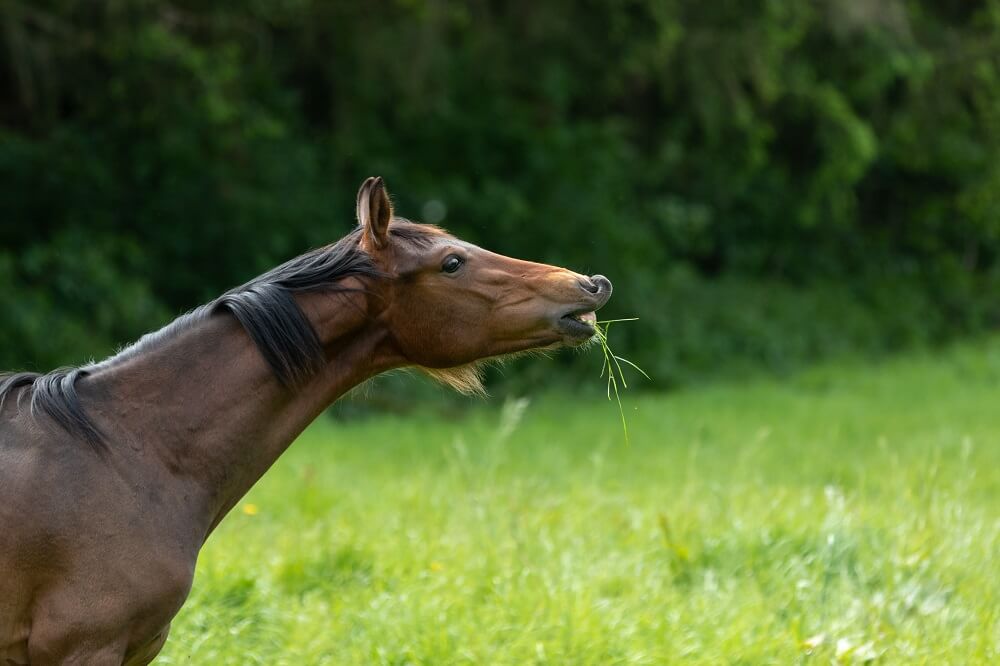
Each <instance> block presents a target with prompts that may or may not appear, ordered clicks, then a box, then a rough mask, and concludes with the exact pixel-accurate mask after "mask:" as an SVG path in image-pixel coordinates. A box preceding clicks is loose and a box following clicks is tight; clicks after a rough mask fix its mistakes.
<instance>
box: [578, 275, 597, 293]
mask: <svg viewBox="0 0 1000 666" xmlns="http://www.w3.org/2000/svg"><path fill="white" fill-rule="evenodd" d="M580 286H581V287H583V288H584V290H585V291H588V292H590V293H591V294H596V293H597V292H599V291H600V290H601V288H600V287H599V286H597V285H596V284H594V283H593V282H591V281H590V280H588V279H586V278H584V279H582V280H580Z"/></svg>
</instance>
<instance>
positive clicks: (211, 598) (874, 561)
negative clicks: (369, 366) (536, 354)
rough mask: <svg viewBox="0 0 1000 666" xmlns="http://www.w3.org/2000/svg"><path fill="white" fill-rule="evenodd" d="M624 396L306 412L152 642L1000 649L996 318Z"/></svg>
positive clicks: (242, 659) (225, 656)
mask: <svg viewBox="0 0 1000 666" xmlns="http://www.w3.org/2000/svg"><path fill="white" fill-rule="evenodd" d="M523 362H525V363H544V362H545V361H544V360H541V359H539V360H531V361H523ZM598 363H599V361H598V360H597V358H596V357H595V366H596V365H597V364H598ZM511 372H516V368H515V369H512V370H511ZM596 381H597V379H596V376H595V382H596ZM374 390H375V391H377V390H378V388H377V386H376V387H375V389H374ZM625 399H626V403H625V408H626V412H627V414H628V416H629V426H630V435H631V446H630V447H628V448H626V447H625V445H624V443H623V440H622V436H621V425H620V422H619V418H618V414H617V407H616V406H614V405H613V404H609V403H607V402H602V401H597V400H593V399H587V400H582V401H577V400H575V399H573V398H572V397H569V396H566V395H562V396H555V395H550V396H535V397H533V398H532V400H531V402H528V401H527V400H524V401H513V400H508V401H507V402H506V404H504V405H503V407H502V409H501V408H500V407H499V405H498V404H497V401H492V402H490V403H487V404H485V405H482V404H481V403H476V402H475V401H470V411H469V413H468V414H467V415H466V416H463V417H461V418H447V419H446V418H443V417H438V416H434V415H431V414H427V415H423V416H414V417H407V418H402V417H394V418H378V419H370V420H366V421H353V422H349V423H346V424H336V423H334V422H333V421H332V420H330V419H323V420H322V421H321V422H319V423H317V424H315V425H314V426H313V427H312V428H311V429H310V430H308V431H307V432H306V433H305V434H304V435H303V437H302V438H301V439H300V441H298V442H297V443H296V444H295V445H294V446H293V447H292V448H291V449H290V450H289V452H288V453H287V454H286V456H285V457H283V458H282V459H281V460H280V461H279V463H278V464H277V465H276V466H275V467H274V468H273V469H272V470H271V472H270V473H269V474H268V475H267V476H266V477H265V478H264V479H263V481H261V483H260V484H258V486H257V487H256V488H255V489H254V490H253V492H252V493H251V494H250V495H249V496H248V497H247V499H246V503H245V504H242V505H240V506H239V507H238V508H237V509H236V510H234V512H233V514H232V515H231V516H230V517H229V518H228V519H227V520H226V522H225V523H224V524H223V526H222V527H221V528H220V529H219V531H218V532H217V533H216V534H215V535H214V536H213V537H212V539H211V540H210V541H209V543H208V545H207V547H206V549H205V550H204V551H203V553H202V556H201V560H200V562H199V565H198V573H197V577H196V579H195V585H194V590H193V592H192V595H191V598H190V600H189V601H188V603H187V605H186V606H185V608H184V609H183V610H182V611H181V613H180V615H179V616H178V618H177V620H176V621H175V622H174V627H173V631H172V634H171V638H170V641H169V642H168V644H167V647H166V649H165V651H164V653H163V654H162V656H161V657H160V658H159V660H158V661H157V662H156V663H158V664H182V663H183V664H188V663H190V664H296V665H302V664H399V665H402V664H664V663H699V664H725V663H728V664H734V663H740V664H766V663H772V664H791V663H816V664H828V663H831V662H833V663H840V662H843V663H856V662H864V661H872V662H876V663H892V664H897V663H905V664H914V663H916V664H920V663H925V664H946V663H947V664H974V663H981V664H990V663H1000V338H995V339H993V340H990V341H985V342H979V343H974V344H968V345H963V346H959V347H956V348H953V349H950V350H947V351H944V352H939V353H936V354H929V353H928V354H925V355H922V356H911V357H907V358H903V359H897V360H894V361H890V362H887V363H883V364H879V365H868V366H866V365H862V364H856V365H853V366H850V367H843V366H826V367H822V368H817V369H814V370H812V371H809V372H805V373H803V374H799V375H796V376H794V377H792V378H789V379H786V380H784V381H775V380H761V381H757V382H753V383H739V384H728V385H716V386H709V387H703V388H698V389H692V390H689V391H686V392H679V393H674V394H666V395H655V394H648V395H645V396H642V397H638V398H637V397H633V396H631V395H628V394H626V396H625ZM477 404H479V405H480V406H474V405H477Z"/></svg>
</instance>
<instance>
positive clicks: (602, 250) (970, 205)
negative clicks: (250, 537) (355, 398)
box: [0, 0, 1000, 382]
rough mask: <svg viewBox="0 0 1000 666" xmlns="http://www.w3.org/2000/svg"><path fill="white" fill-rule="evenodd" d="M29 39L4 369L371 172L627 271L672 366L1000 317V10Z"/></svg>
mask: <svg viewBox="0 0 1000 666" xmlns="http://www.w3.org/2000/svg"><path fill="white" fill-rule="evenodd" d="M0 51H2V55H0V58H2V60H0V206H2V209H0V313H2V316H3V325H2V329H3V335H4V337H3V342H4V344H3V345H0V366H4V367H32V368H47V367H50V366H51V365H53V364H56V363H63V362H79V361H81V360H84V359H86V358H88V357H89V356H90V355H100V354H102V353H105V352H108V351H110V350H111V349H112V348H113V347H114V346H115V345H117V344H121V343H123V342H126V341H128V340H131V339H133V338H135V337H136V336H137V335H138V334H140V333H141V332H143V331H145V330H149V329H151V328H153V327H155V326H157V325H159V324H161V323H163V322H165V321H166V320H168V319H169V318H170V317H171V316H173V315H175V314H177V313H178V312H180V311H183V310H185V309H188V308H190V307H192V306H194V305H197V304H198V303H200V302H203V301H205V300H208V299H209V298H211V297H213V296H215V295H217V294H218V293H219V292H221V291H222V290H223V289H224V288H226V287H229V286H231V285H233V284H236V283H239V282H241V281H243V280H245V279H247V278H248V277H250V276H252V275H253V274H255V273H257V272H260V271H262V270H264V269H265V268H267V267H269V266H271V265H273V264H274V263H276V262H278V261H279V260H282V259H284V258H287V257H289V256H291V255H294V254H296V253H298V252H300V251H302V250H304V249H305V248H306V247H308V246H311V245H317V244H320V243H324V242H327V241H330V240H332V239H335V238H337V237H339V236H341V235H342V234H343V233H345V232H346V231H347V229H348V228H349V225H351V224H352V223H353V221H352V219H351V213H352V211H353V203H354V193H355V189H356V187H357V185H358V183H359V182H360V180H361V179H362V178H363V177H364V176H367V175H370V174H380V175H383V176H385V177H386V179H387V181H388V183H389V186H390V189H391V190H392V191H393V193H394V195H395V199H396V202H397V209H398V210H399V211H400V212H401V213H403V214H405V215H408V216H410V217H413V218H416V219H423V220H424V221H439V222H441V223H442V224H444V225H445V226H447V227H449V228H450V229H451V230H453V231H455V232H456V233H458V234H459V235H461V236H463V237H465V238H468V239H469V240H471V241H473V242H478V243H480V244H482V245H485V246H487V247H489V248H491V249H495V250H497V251H500V252H503V253H505V254H511V255H516V256H521V257H525V258H532V259H536V260H541V261H548V262H552V263H558V264H564V265H568V266H571V267H573V268H575V269H577V270H580V271H581V272H601V273H605V274H607V275H608V276H609V277H611V278H612V280H613V281H614V283H615V285H616V287H617V289H616V296H615V299H614V300H613V305H612V306H611V307H610V309H609V312H608V314H609V315H617V316H638V317H640V318H641V321H640V322H639V323H638V324H636V325H634V326H632V327H631V328H629V327H621V328H620V329H617V334H618V335H620V336H622V337H621V341H620V342H618V344H616V347H617V348H620V349H621V351H623V352H625V353H627V354H628V356H629V357H630V358H634V359H635V360H636V361H637V362H639V363H640V365H642V366H643V367H645V368H646V369H647V370H648V371H649V372H650V373H651V374H653V375H654V377H656V378H657V379H658V380H660V381H665V382H671V381H683V380H686V379H688V378H691V377H694V376H700V375H703V374H705V373H715V372H717V371H718V370H719V368H726V369H732V368H743V367H748V368H759V367H761V366H764V367H769V368H779V369H780V368H784V367H787V366H790V365H794V364H796V363H799V362H801V361H803V360H807V359H811V358H815V357H820V356H825V355H829V354H836V353H841V352H848V353H850V352H857V351H862V352H877V351H881V350H886V349H892V348H895V347H897V346H900V345H907V344H914V343H922V342H934V341H937V340H941V339H944V338H947V337H951V336H954V335H957V334H963V333H969V332H974V331H977V330H982V329H984V328H988V327H991V326H996V325H997V323H998V321H1000V298H998V297H997V296H998V294H1000V261H998V254H1000V251H998V248H1000V1H998V0H987V1H984V2H977V3H970V2H963V1H959V0H950V1H939V2H917V1H915V0H911V1H909V2H903V1H901V0H841V1H834V0H825V1H817V2H786V1H783V0H753V1H744V0H741V1H739V2H737V1H735V0H726V1H720V2H691V1H682V0H632V1H626V2H618V3H607V2H589V1H588V2H570V1H568V0H554V1H552V2H545V3H536V2H525V1H515V2H503V3H500V2H484V1H478V2H469V3H449V2H443V1H432V0H395V1H387V0H382V1H373V2H363V3H360V2H321V1H320V0H293V1H290V0H253V1H250V2H245V1H244V2H232V1H223V2H213V3H202V2H194V1H193V0H186V1H182V0H177V1H174V2H163V1H160V0H108V1H106V2H101V3H94V2H87V1H84V0H31V1H29V0H7V1H6V2H4V3H0ZM567 362H571V360H570V361H567ZM595 365H596V361H595Z"/></svg>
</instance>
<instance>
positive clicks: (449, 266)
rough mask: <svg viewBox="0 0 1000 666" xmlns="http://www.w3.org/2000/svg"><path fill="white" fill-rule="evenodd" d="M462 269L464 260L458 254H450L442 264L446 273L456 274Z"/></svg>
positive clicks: (442, 268)
mask: <svg viewBox="0 0 1000 666" xmlns="http://www.w3.org/2000/svg"><path fill="white" fill-rule="evenodd" d="M461 267H462V258H461V257H460V256H458V255H457V254H449V255H448V256H447V257H445V258H444V263H442V264H441V270H443V271H444V272H445V273H454V272H455V271H457V270H458V269H459V268H461Z"/></svg>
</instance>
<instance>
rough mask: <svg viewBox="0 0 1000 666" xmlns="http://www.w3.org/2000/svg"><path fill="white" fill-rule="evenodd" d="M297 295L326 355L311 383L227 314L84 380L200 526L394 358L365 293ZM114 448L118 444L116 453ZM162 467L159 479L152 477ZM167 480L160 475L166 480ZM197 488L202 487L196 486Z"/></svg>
mask: <svg viewBox="0 0 1000 666" xmlns="http://www.w3.org/2000/svg"><path fill="white" fill-rule="evenodd" d="M297 300H299V303H300V305H301V306H302V308H303V311H305V312H306V314H307V316H308V317H309V318H310V321H312V322H313V324H314V326H315V328H316V329H317V333H318V334H319V336H320V340H321V341H322V342H323V344H324V347H325V348H326V350H327V357H328V362H327V363H326V365H325V366H324V367H323V369H322V370H321V371H320V372H319V373H317V374H316V375H315V376H313V377H312V378H311V379H310V380H308V381H307V382H306V383H305V384H304V385H302V386H300V387H297V388H295V389H289V388H286V387H284V386H282V385H281V383H280V382H279V381H278V380H277V378H276V377H275V376H274V374H273V372H272V371H271V369H270V367H269V366H268V365H267V363H266V362H265V360H264V358H263V356H262V355H261V354H260V352H259V351H258V350H257V348H256V347H255V346H254V344H253V343H252V341H251V340H250V338H249V336H248V335H247V334H246V332H245V331H244V330H243V329H242V327H241V326H240V325H239V323H238V322H237V321H236V320H235V318H233V317H232V316H231V315H229V314H226V313H220V314H215V315H212V316H210V317H208V318H206V319H204V320H203V321H200V322H198V323H196V324H194V325H193V326H192V327H190V328H189V329H187V330H184V331H183V332H180V333H177V334H176V335H175V336H170V338H169V339H167V340H164V341H162V342H161V343H158V344H156V345H155V346H154V348H152V349H149V350H147V351H144V352H143V353H141V354H137V355H135V356H133V357H131V358H128V359H126V360H124V361H123V362H121V363H120V364H111V366H110V367H108V368H106V369H101V370H98V371H97V372H95V373H94V374H93V375H90V376H88V377H87V383H88V384H90V385H92V386H93V390H92V391H91V392H90V393H91V394H92V395H95V396H100V398H99V399H98V400H96V401H95V402H96V404H95V405H94V406H95V407H96V409H95V412H96V415H97V419H95V420H97V422H98V426H99V427H100V428H102V430H104V431H105V432H106V433H108V434H109V436H110V438H111V439H112V440H113V441H115V446H122V445H127V447H128V448H127V450H125V451H124V453H125V454H126V455H128V456H133V454H134V456H136V457H137V458H138V461H130V462H138V463H139V468H140V469H141V470H142V472H141V473H145V474H149V475H153V476H155V477H156V478H155V479H154V480H153V482H154V483H156V485H158V486H162V487H168V486H169V485H170V483H174V484H175V485H176V487H178V488H184V493H185V496H191V497H192V498H194V497H196V496H197V497H198V499H192V510H193V511H194V512H195V513H196V514H197V518H198V519H199V520H197V521H196V522H198V523H202V522H203V523H204V526H205V534H206V536H207V533H208V532H210V531H211V530H212V529H213V528H214V527H215V525H216V524H218V522H219V521H220V520H221V519H222V517H223V516H225V514H226V513H227V512H228V511H229V509H231V508H232V507H233V506H234V505H235V504H236V502H238V501H239V499H240V498H241V497H242V496H243V495H244V494H246V492H247V491H248V490H249V489H250V487H251V486H252V485H253V484H254V483H255V482H256V481H257V480H258V479H259V478H260V477H261V476H262V475H263V474H264V472H266V471H267V469H268V468H269V467H270V466H271V465H272V464H273V463H274V462H275V461H276V460H277V459H278V457H279V456H280V455H281V454H282V453H283V452H284V451H285V449H286V448H287V447H288V445H289V444H291V442H292V441H293V440H294V439H295V438H296V437H297V436H298V435H299V433H301V432H302V431H303V430H304V429H305V427H306V426H307V425H308V424H309V423H311V422H312V421H313V420H314V419H315V418H316V417H317V416H318V415H319V414H320V413H321V412H322V411H323V410H324V409H325V408H326V407H328V406H329V405H330V404H331V403H332V402H333V401H334V400H336V399H337V398H338V397H340V396H341V395H342V394H343V393H345V392H346V391H348V390H349V389H350V388H352V387H353V386H355V385H357V384H359V383H361V382H363V381H365V380H366V379H368V378H370V377H372V376H374V375H376V374H378V373H379V372H381V371H383V370H386V369H389V368H390V367H393V366H394V365H397V364H398V363H396V361H395V359H394V358H393V357H392V356H391V354H388V353H387V352H385V351H384V348H385V347H386V345H385V344H384V341H385V338H386V336H385V335H384V333H383V332H381V331H380V330H379V329H378V327H377V326H376V325H374V324H373V323H372V318H371V317H369V316H368V313H367V309H368V308H367V302H366V298H365V297H364V296H362V295H361V294H336V295H331V294H309V295H303V296H302V297H301V298H299V299H297ZM112 453H114V451H112ZM157 475H162V476H157ZM161 479H165V481H164V482H163V483H162V484H161V483H160V481H161ZM192 487H193V488H194V489H196V492H194V493H191V489H192Z"/></svg>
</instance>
